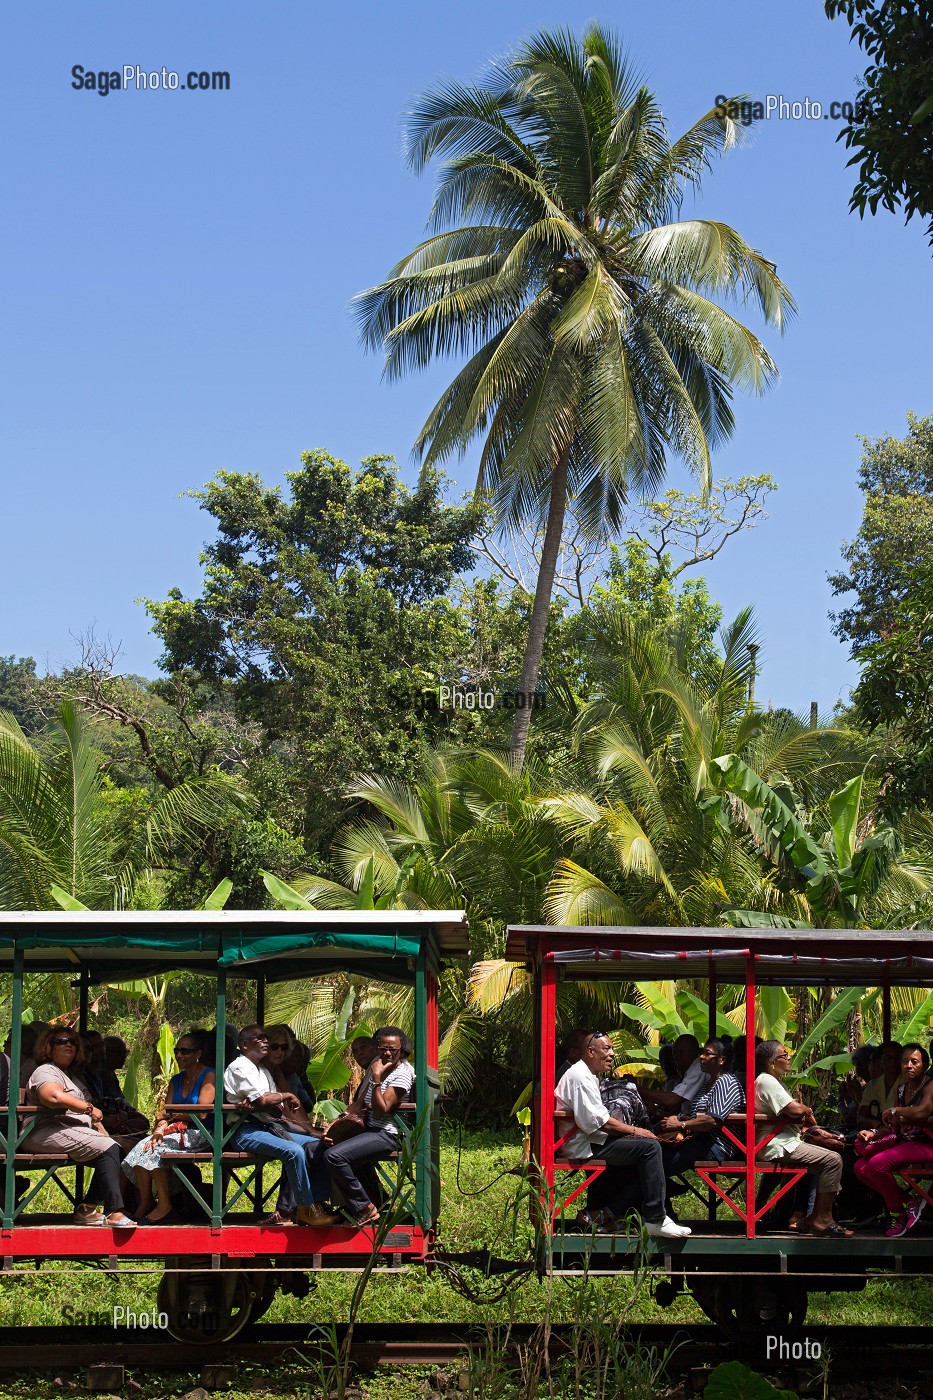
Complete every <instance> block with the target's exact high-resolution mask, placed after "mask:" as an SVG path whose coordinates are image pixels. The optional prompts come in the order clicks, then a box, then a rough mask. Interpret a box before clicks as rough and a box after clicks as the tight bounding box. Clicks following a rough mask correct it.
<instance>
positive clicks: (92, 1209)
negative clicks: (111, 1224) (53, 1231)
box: [72, 1205, 104, 1225]
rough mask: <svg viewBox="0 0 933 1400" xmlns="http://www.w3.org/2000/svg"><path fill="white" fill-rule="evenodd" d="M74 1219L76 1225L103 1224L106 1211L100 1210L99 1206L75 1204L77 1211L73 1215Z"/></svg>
mask: <svg viewBox="0 0 933 1400" xmlns="http://www.w3.org/2000/svg"><path fill="white" fill-rule="evenodd" d="M72 1220H73V1221H74V1223H75V1224H76V1225H103V1223H104V1212H103V1211H102V1210H98V1209H97V1206H88V1205H80V1206H75V1213H74V1215H73V1216H72Z"/></svg>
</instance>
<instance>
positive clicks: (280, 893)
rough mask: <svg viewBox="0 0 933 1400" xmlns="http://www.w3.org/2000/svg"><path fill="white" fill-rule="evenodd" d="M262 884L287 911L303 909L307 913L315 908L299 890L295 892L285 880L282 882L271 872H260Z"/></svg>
mask: <svg viewBox="0 0 933 1400" xmlns="http://www.w3.org/2000/svg"><path fill="white" fill-rule="evenodd" d="M260 874H261V875H262V883H263V884H264V885H265V887H266V889H267V890H268V891H269V893H270V894H271V896H272V898H273V899H274V900H275V902H276V903H277V904H281V905H283V907H284V908H286V909H303V910H305V912H307V911H308V910H309V909H311V908H313V905H311V904H309V903H308V901H307V900H306V899H303V898H302V897H301V895H300V894H299V893H298V891H297V890H293V889H292V887H291V885H286V883H285V881H284V880H280V879H279V877H278V875H273V874H272V873H271V871H269V870H263V871H260Z"/></svg>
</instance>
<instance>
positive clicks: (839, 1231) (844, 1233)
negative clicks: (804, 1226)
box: [807, 1220, 853, 1240]
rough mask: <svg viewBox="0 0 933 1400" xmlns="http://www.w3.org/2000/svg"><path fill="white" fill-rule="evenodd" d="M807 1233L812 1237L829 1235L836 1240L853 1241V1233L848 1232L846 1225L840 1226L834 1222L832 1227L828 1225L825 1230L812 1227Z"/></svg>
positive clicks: (816, 1226) (817, 1226) (815, 1226)
mask: <svg viewBox="0 0 933 1400" xmlns="http://www.w3.org/2000/svg"><path fill="white" fill-rule="evenodd" d="M807 1233H808V1234H810V1235H829V1237H830V1238H831V1239H834V1240H848V1239H851V1237H852V1234H853V1231H852V1230H847V1229H846V1227H845V1226H844V1225H840V1224H838V1222H837V1221H835V1220H834V1221H833V1223H832V1224H831V1225H827V1226H825V1228H823V1229H820V1227H819V1225H811V1226H810V1229H809V1230H808V1231H807Z"/></svg>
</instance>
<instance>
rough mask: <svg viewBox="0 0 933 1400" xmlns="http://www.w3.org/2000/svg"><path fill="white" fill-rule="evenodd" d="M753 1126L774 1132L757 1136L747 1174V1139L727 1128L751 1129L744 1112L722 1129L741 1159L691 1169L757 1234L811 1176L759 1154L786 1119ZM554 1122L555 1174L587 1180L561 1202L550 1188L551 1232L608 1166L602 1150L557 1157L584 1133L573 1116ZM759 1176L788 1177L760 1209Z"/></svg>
mask: <svg viewBox="0 0 933 1400" xmlns="http://www.w3.org/2000/svg"><path fill="white" fill-rule="evenodd" d="M752 1121H753V1122H754V1124H755V1126H756V1127H761V1126H762V1125H766V1126H768V1127H770V1132H766V1133H765V1134H764V1135H763V1136H761V1137H758V1135H757V1133H756V1135H755V1138H756V1140H755V1143H754V1153H753V1158H752V1166H751V1172H750V1171H749V1162H748V1148H747V1144H746V1141H745V1139H744V1138H743V1137H739V1136H737V1134H736V1132H734V1131H733V1128H732V1127H730V1126H729V1125H730V1124H732V1125H734V1127H735V1128H740V1127H741V1128H747V1126H748V1115H747V1114H746V1113H732V1114H730V1115H729V1117H728V1118H726V1119H725V1120H724V1121H723V1123H722V1124H721V1126H720V1129H719V1131H720V1133H721V1135H722V1136H723V1137H724V1138H726V1139H727V1140H728V1141H729V1143H730V1144H731V1145H732V1147H733V1148H734V1149H736V1151H737V1155H736V1156H733V1157H731V1158H729V1159H728V1160H726V1161H723V1162H718V1161H709V1162H695V1163H694V1165H693V1168H692V1170H693V1171H695V1172H696V1174H697V1176H698V1177H699V1178H700V1180H701V1181H703V1182H704V1184H705V1185H706V1186H708V1187H709V1189H710V1190H711V1191H712V1192H714V1193H715V1195H716V1196H717V1197H718V1198H719V1199H720V1200H721V1201H723V1202H725V1204H726V1205H727V1206H728V1207H729V1209H730V1210H731V1211H733V1213H734V1214H735V1215H737V1216H738V1217H739V1219H740V1220H741V1221H742V1222H743V1223H744V1224H745V1225H746V1226H748V1227H750V1228H751V1229H752V1230H754V1226H755V1224H756V1223H757V1222H758V1221H759V1220H760V1219H761V1217H762V1216H763V1215H764V1214H765V1213H766V1212H767V1211H769V1210H771V1209H772V1207H773V1206H774V1205H775V1204H776V1203H777V1202H778V1201H779V1200H780V1199H781V1197H782V1196H784V1195H786V1194H787V1192H788V1191H791V1190H793V1188H794V1187H795V1186H796V1185H797V1183H798V1182H799V1181H801V1180H802V1179H803V1178H804V1177H805V1176H806V1174H807V1172H806V1168H804V1167H797V1166H782V1165H781V1160H780V1158H778V1159H777V1160H774V1161H771V1160H768V1159H766V1158H763V1157H762V1156H761V1155H760V1154H761V1152H762V1149H763V1148H765V1147H767V1145H768V1143H769V1142H771V1141H772V1139H773V1138H775V1137H776V1136H777V1134H778V1133H779V1132H781V1131H782V1129H784V1128H786V1127H787V1120H786V1119H781V1118H771V1117H769V1116H768V1115H767V1114H765V1113H756V1114H755V1115H754V1117H753V1120H752ZM553 1122H554V1127H555V1131H556V1132H558V1133H560V1136H559V1137H557V1138H556V1139H555V1141H554V1163H553V1167H554V1171H555V1172H558V1171H565V1172H580V1173H581V1174H582V1177H583V1179H582V1181H580V1182H579V1183H578V1184H577V1185H576V1187H575V1188H574V1189H573V1190H572V1191H571V1192H570V1193H569V1194H568V1195H566V1196H564V1197H563V1198H561V1199H558V1198H559V1194H560V1193H559V1192H558V1191H557V1190H556V1185H555V1184H554V1183H553V1182H552V1183H550V1200H546V1199H545V1196H544V1194H543V1193H542V1194H541V1206H542V1209H543V1210H544V1212H545V1214H546V1216H547V1218H548V1220H549V1222H550V1224H551V1226H552V1227H553V1224H554V1222H555V1221H556V1220H557V1219H558V1218H560V1217H562V1216H564V1215H565V1213H566V1211H567V1208H568V1206H571V1205H572V1204H573V1203H574V1201H576V1200H577V1199H578V1198H579V1197H580V1195H581V1194H582V1193H583V1192H584V1191H587V1190H588V1189H589V1187H590V1186H591V1185H592V1184H593V1182H594V1181H595V1180H596V1179H597V1177H599V1176H601V1175H602V1173H603V1172H604V1171H605V1170H606V1165H607V1164H606V1163H605V1162H604V1161H602V1160H601V1159H600V1157H599V1153H598V1148H597V1149H596V1151H594V1154H593V1155H592V1156H591V1157H584V1158H577V1159H574V1158H569V1157H565V1158H563V1159H561V1158H560V1157H559V1156H558V1153H559V1152H560V1150H561V1148H562V1147H565V1146H566V1144H567V1142H568V1141H569V1140H570V1138H572V1137H573V1136H574V1134H575V1133H577V1132H579V1131H580V1129H579V1127H578V1125H577V1123H576V1122H575V1121H574V1119H573V1117H572V1116H571V1115H570V1114H568V1113H566V1112H558V1111H555V1113H554V1115H553ZM561 1130H563V1131H561ZM717 1175H722V1176H726V1177H731V1178H733V1183H732V1184H733V1188H734V1187H735V1186H738V1185H739V1183H743V1184H744V1185H745V1201H744V1204H740V1203H739V1202H738V1201H735V1200H733V1199H732V1197H731V1196H730V1195H729V1193H728V1189H724V1188H723V1187H722V1186H720V1184H719V1182H718V1181H716V1179H715V1178H716V1176H717ZM757 1176H762V1177H766V1176H782V1177H786V1178H787V1180H786V1181H784V1182H783V1184H782V1185H781V1188H780V1190H778V1191H776V1192H774V1193H772V1194H769V1195H768V1197H767V1199H766V1200H764V1202H763V1203H762V1204H761V1206H758V1205H757V1203H756V1193H755V1191H754V1190H751V1191H750V1190H749V1182H750V1181H751V1182H753V1181H754V1179H755V1177H757ZM749 1197H750V1198H751V1205H749ZM711 1207H712V1216H715V1207H714V1206H712V1203H711ZM712 1216H711V1218H712Z"/></svg>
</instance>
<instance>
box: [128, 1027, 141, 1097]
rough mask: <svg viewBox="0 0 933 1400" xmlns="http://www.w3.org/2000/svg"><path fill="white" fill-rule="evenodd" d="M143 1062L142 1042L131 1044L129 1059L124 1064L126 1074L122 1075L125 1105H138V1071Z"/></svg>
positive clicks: (137, 1041)
mask: <svg viewBox="0 0 933 1400" xmlns="http://www.w3.org/2000/svg"><path fill="white" fill-rule="evenodd" d="M142 1062H143V1046H142V1041H140V1040H136V1041H134V1042H133V1048H132V1050H131V1051H130V1054H129V1059H128V1060H127V1062H126V1072H125V1073H124V1075H123V1097H124V1098H125V1099H126V1101H127V1103H132V1104H138V1103H139V1071H140V1069H141V1068H142Z"/></svg>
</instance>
